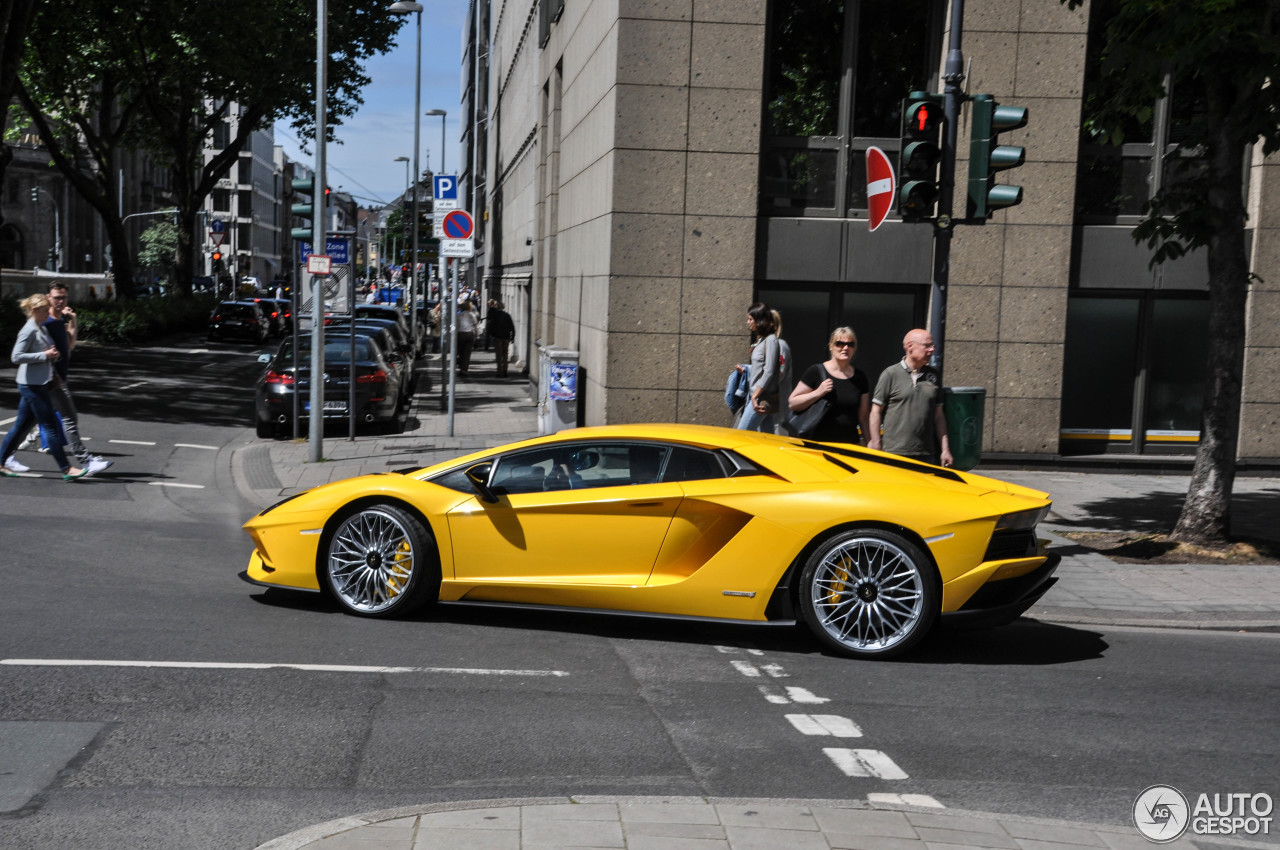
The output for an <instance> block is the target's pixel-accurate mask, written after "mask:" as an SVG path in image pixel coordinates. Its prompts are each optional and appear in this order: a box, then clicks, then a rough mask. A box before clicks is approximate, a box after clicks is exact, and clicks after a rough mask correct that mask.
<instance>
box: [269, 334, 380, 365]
mask: <svg viewBox="0 0 1280 850" xmlns="http://www.w3.org/2000/svg"><path fill="white" fill-rule="evenodd" d="M298 348H300V349H301V350H302V359H303V362H304V363H306V362H308V361H310V360H311V337H309V336H304V337H299V338H298ZM293 356H294V355H293V340H285V343H284V345H283V346H281V348H280V354H279V355H278V359H279V361H280V363H281V364H282V365H285V366H292V365H293ZM376 356H377V355H376V354H375V352H374V348H373V345H372V344H371V343H370V341H369V338H368V337H363V336H358V337H356V360H373V359H375V358H376ZM350 357H351V337H347V336H335V337H325V341H324V362H325V363H326V364H329V363H334V364H337V363H346V362H347V360H348V358H350Z"/></svg>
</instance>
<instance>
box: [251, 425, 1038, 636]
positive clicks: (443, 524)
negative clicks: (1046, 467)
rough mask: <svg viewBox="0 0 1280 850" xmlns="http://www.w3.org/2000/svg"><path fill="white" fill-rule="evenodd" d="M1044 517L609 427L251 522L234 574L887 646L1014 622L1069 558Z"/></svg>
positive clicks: (742, 443)
mask: <svg viewBox="0 0 1280 850" xmlns="http://www.w3.org/2000/svg"><path fill="white" fill-rule="evenodd" d="M1049 507H1050V501H1049V497H1048V495H1047V494H1046V493H1042V492H1039V491H1037V490H1032V489H1029V488H1027V487H1021V486H1018V485H1015V484H1007V483H1004V482H1001V481H996V480H994V479H991V478H986V477H984V476H981V475H973V474H970V473H966V472H959V471H956V470H954V469H944V468H942V467H940V466H933V465H931V464H927V463H920V462H917V461H912V460H907V459H906V458H902V457H897V456H895V455H890V454H886V453H884V452H878V451H873V450H871V449H865V448H862V447H859V446H851V445H842V444H839V445H838V444H833V443H817V442H813V441H811V440H803V439H798V438H789V437H782V436H777V435H774V434H761V433H758V432H751V431H738V430H733V429H730V428H716V427H710V426H699V425H654V424H650V425H606V426H601V427H594V428H578V429H572V430H569V431H563V432H561V433H560V434H557V435H553V436H547V437H539V438H536V439H532V440H526V441H524V442H520V443H514V444H512V445H508V446H501V447H499V448H494V449H486V450H483V451H480V452H477V453H475V454H471V455H467V456H465V457H462V458H456V459H452V460H448V461H445V462H444V463H441V464H438V465H436V466H431V467H427V468H425V469H418V470H413V469H403V470H398V471H396V472H383V473H379V474H376V475H364V476H360V477H357V478H351V479H349V480H346V481H336V482H333V483H331V484H326V485H323V486H321V487H317V488H314V489H312V490H308V491H306V492H304V493H301V494H298V495H295V496H291V497H289V498H288V499H286V500H285V501H283V502H279V503H277V504H276V505H274V506H272V507H270V508H268V509H267V510H264V511H262V512H261V513H259V514H258V515H257V516H255V517H254V518H253V519H251V520H249V522H247V523H246V524H245V530H246V531H247V532H248V533H249V536H250V537H251V538H252V539H253V545H254V552H253V555H252V556H251V558H250V561H249V567H248V569H247V570H246V571H245V572H243V573H241V574H240V575H241V577H242V578H244V579H246V580H247V581H249V582H251V583H253V584H258V585H265V586H269V587H282V588H291V589H295V590H302V591H312V592H315V591H321V592H322V593H325V594H327V595H328V596H329V597H330V598H332V599H333V600H335V602H336V604H337V605H338V606H340V608H341V609H343V610H345V611H346V612H348V613H351V614H355V615H359V616H364V617H396V616H404V615H406V614H409V613H410V612H411V611H414V610H415V609H417V608H419V607H422V606H425V605H430V604H431V603H434V602H436V601H440V602H451V603H457V604H467V603H473V604H477V605H486V604H487V605H499V606H501V605H514V606H518V607H520V608H526V609H534V608H539V607H541V608H543V609H544V610H546V611H548V612H549V615H550V616H553V617H555V616H560V614H559V613H556V612H562V611H564V610H565V609H566V608H576V609H580V610H584V611H591V612H593V613H595V612H600V611H615V612H618V613H622V614H631V615H635V614H649V615H653V616H658V617H669V618H673V619H692V618H706V619H711V620H719V621H722V622H733V623H736V624H745V623H748V622H755V623H759V624H761V625H765V624H775V625H778V624H783V623H794V622H796V621H799V622H802V623H803V624H804V625H806V626H807V627H808V628H809V630H810V631H811V632H812V633H813V635H814V636H815V638H816V639H817V640H818V641H819V642H820V643H821V644H822V645H823V646H825V647H826V648H827V649H828V650H829V651H832V652H835V653H838V654H840V655H846V656H852V657H855V658H888V657H891V656H896V655H899V654H901V653H904V652H906V651H907V650H909V649H910V648H911V647H912V646H914V645H915V644H917V643H918V642H919V641H920V640H921V639H922V638H924V636H925V635H926V634H927V633H928V632H929V630H930V629H931V627H932V626H933V625H934V624H935V622H937V621H938V620H939V619H941V620H942V621H943V622H947V621H950V622H951V623H953V624H955V625H957V626H960V625H962V624H963V625H965V626H968V627H971V628H976V627H992V626H999V625H1003V624H1005V623H1009V622H1012V621H1013V620H1015V619H1017V618H1018V617H1019V616H1020V615H1021V614H1022V612H1024V611H1025V610H1027V608H1029V607H1030V606H1031V605H1032V604H1034V603H1035V601H1036V600H1037V599H1039V598H1040V597H1041V596H1042V595H1043V594H1044V593H1045V591H1047V590H1048V589H1049V588H1050V587H1051V586H1052V585H1053V583H1054V581H1055V578H1054V576H1053V573H1054V570H1055V569H1056V568H1057V566H1058V563H1059V560H1060V556H1059V555H1057V554H1056V553H1054V552H1051V551H1049V550H1048V544H1049V541H1047V540H1041V539H1039V538H1038V536H1037V534H1036V525H1037V523H1039V522H1041V521H1042V520H1043V519H1044V517H1045V514H1046V513H1047V512H1048V510H1049ZM495 619H497V620H500V619H501V615H500V614H499V615H497V617H496V618H495ZM1009 639H1010V640H1014V641H1016V640H1018V639H1019V636H1018V634H1016V633H1014V634H1011V635H1009Z"/></svg>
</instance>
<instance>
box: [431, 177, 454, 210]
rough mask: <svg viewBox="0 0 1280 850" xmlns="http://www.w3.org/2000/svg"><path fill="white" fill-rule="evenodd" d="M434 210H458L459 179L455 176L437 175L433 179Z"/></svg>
mask: <svg viewBox="0 0 1280 850" xmlns="http://www.w3.org/2000/svg"><path fill="white" fill-rule="evenodd" d="M431 197H432V200H433V201H434V207H433V209H436V210H444V211H446V212H448V211H449V210H456V209H457V208H458V178H457V176H456V175H453V174H436V175H434V176H433V177H432V178H431Z"/></svg>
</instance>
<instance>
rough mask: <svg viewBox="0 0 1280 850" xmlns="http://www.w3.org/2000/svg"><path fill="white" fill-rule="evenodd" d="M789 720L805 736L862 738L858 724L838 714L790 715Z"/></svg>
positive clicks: (787, 716)
mask: <svg viewBox="0 0 1280 850" xmlns="http://www.w3.org/2000/svg"><path fill="white" fill-rule="evenodd" d="M786 718H787V720H789V721H790V722H791V725H792V726H794V727H796V729H798V730H799V731H800V732H802V733H804V734H805V735H830V736H832V737H835V738H861V737H862V730H861V729H859V728H858V724H856V723H854V722H853V721H852V720H850V719H849V718H847V717H841V716H840V715H838V714H788V715H786Z"/></svg>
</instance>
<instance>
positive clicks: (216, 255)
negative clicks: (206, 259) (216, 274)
mask: <svg viewBox="0 0 1280 850" xmlns="http://www.w3.org/2000/svg"><path fill="white" fill-rule="evenodd" d="M221 259H222V252H221V251H214V252H213V261H214V262H215V263H216V262H218V261H219V260H221Z"/></svg>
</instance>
